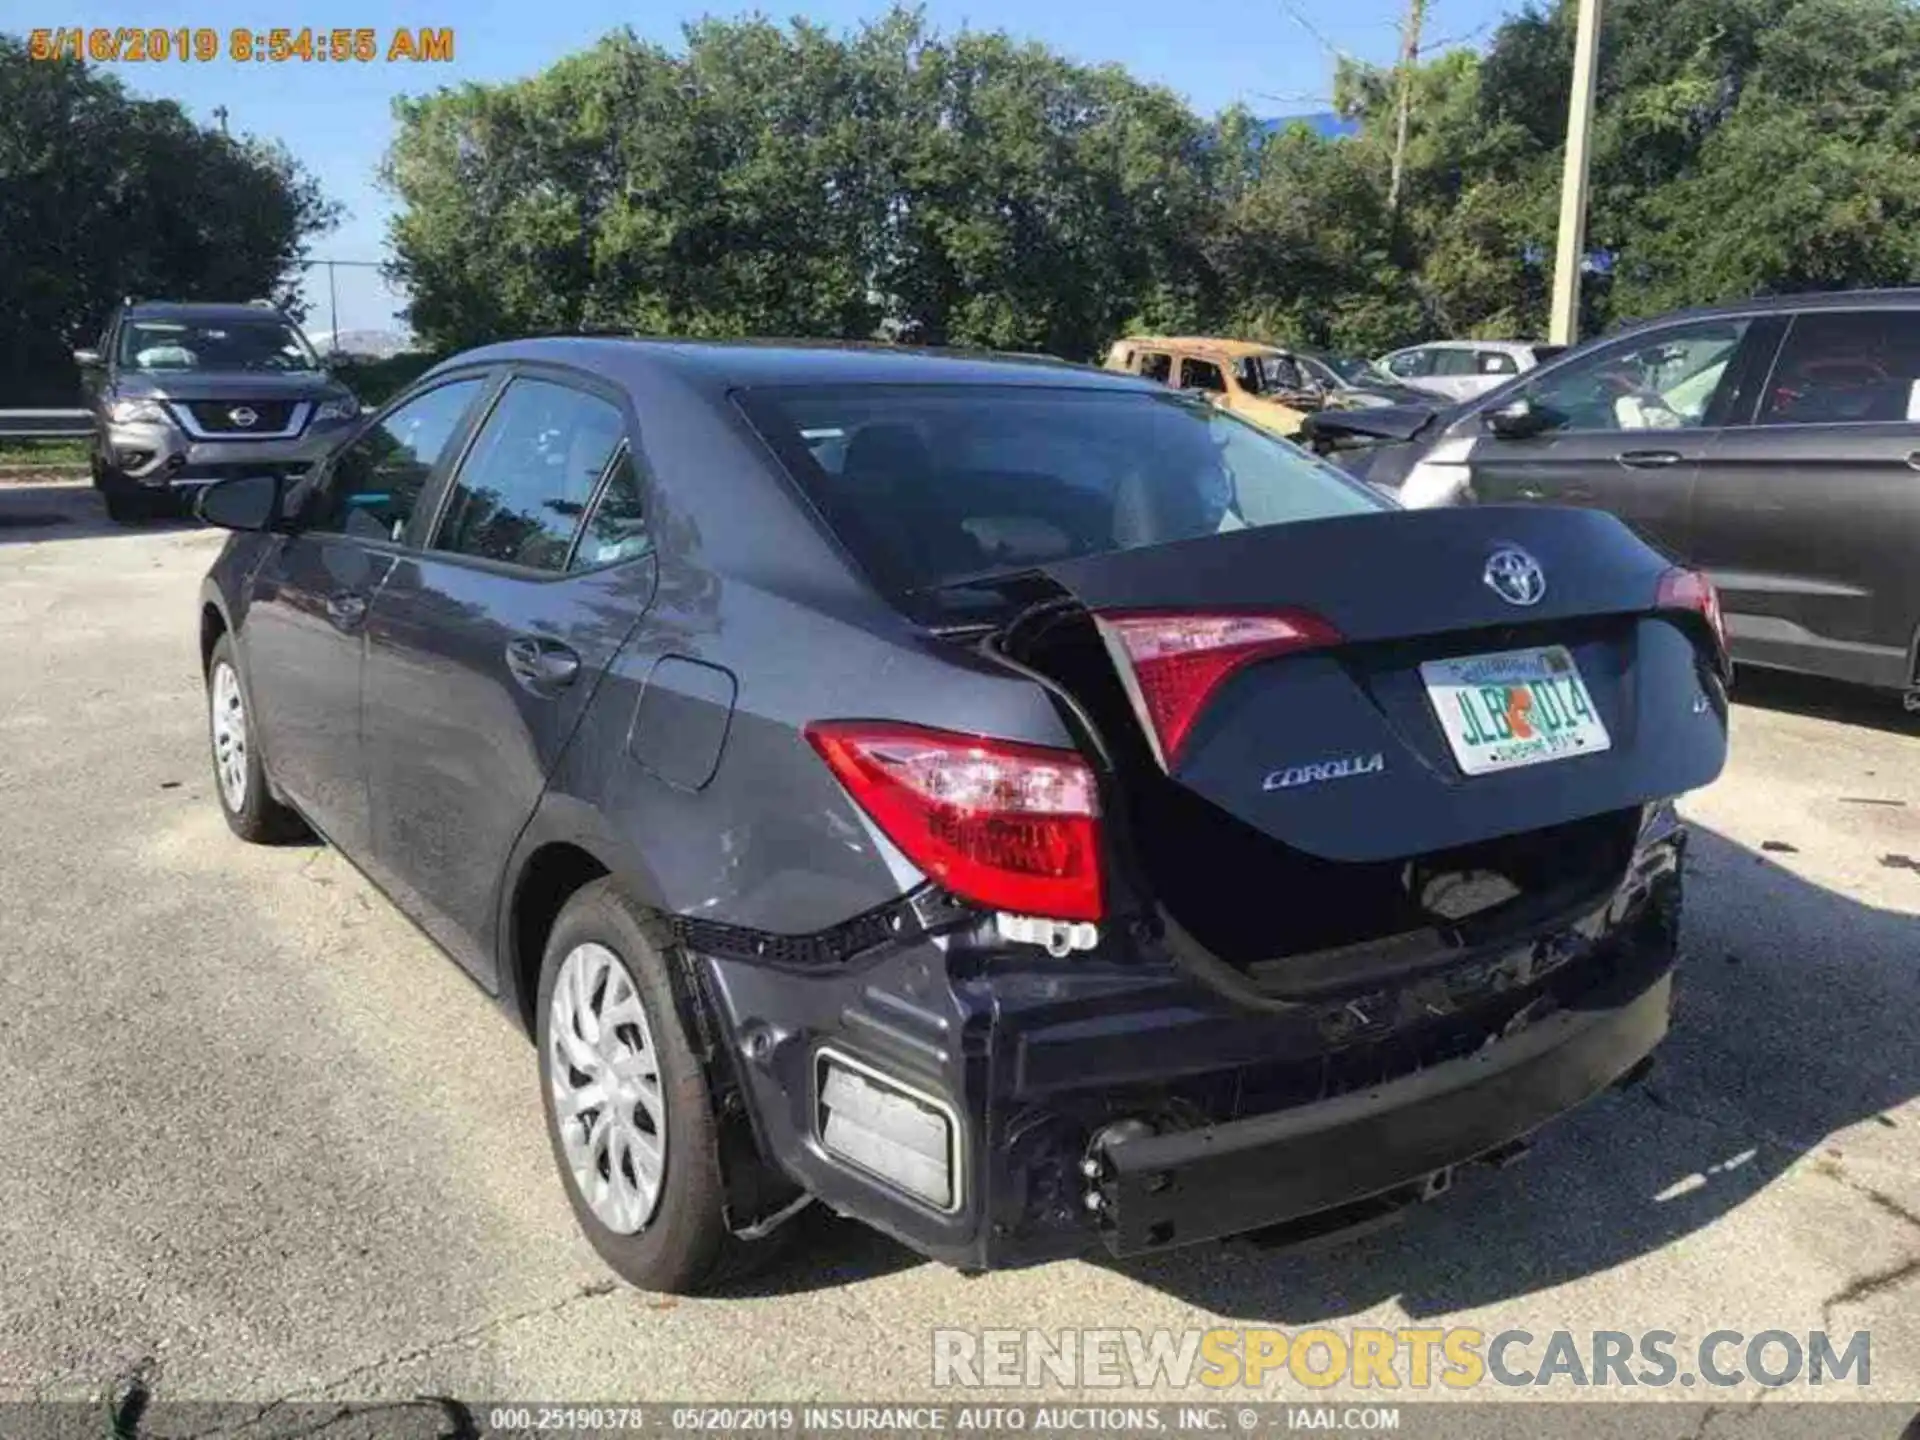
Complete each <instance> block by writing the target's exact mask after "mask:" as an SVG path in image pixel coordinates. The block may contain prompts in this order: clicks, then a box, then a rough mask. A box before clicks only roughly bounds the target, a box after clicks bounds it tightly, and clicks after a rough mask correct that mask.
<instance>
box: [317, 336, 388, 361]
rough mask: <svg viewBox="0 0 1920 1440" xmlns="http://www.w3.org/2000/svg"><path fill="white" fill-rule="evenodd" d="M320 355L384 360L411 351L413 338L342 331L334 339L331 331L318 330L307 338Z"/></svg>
mask: <svg viewBox="0 0 1920 1440" xmlns="http://www.w3.org/2000/svg"><path fill="white" fill-rule="evenodd" d="M307 338H308V339H309V340H311V341H312V342H313V348H314V349H316V350H318V351H319V352H320V353H321V354H322V355H324V354H326V353H327V352H328V351H330V350H338V351H340V352H341V353H342V354H346V355H362V356H365V357H367V358H368V359H371V360H384V359H386V358H387V357H388V356H390V355H401V354H404V353H405V352H407V351H409V350H411V349H413V337H412V336H410V335H402V334H399V333H398V332H396V331H393V330H342V331H341V332H340V334H339V336H338V338H337V339H336V338H335V336H334V333H333V332H332V331H331V330H319V331H316V332H314V333H313V334H311V335H309V336H308V337H307Z"/></svg>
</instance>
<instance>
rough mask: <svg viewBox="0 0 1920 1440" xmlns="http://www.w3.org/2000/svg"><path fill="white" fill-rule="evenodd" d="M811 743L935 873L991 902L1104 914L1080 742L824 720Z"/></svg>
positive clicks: (1095, 819)
mask: <svg viewBox="0 0 1920 1440" xmlns="http://www.w3.org/2000/svg"><path fill="white" fill-rule="evenodd" d="M806 736H807V740H808V741H809V743H811V744H812V746H813V748H814V749H815V750H818V751H819V752H820V756H821V758H822V759H823V760H825V761H826V762H827V764H828V765H829V766H831V767H832V769H833V773H834V774H835V775H837V776H838V777H839V779H840V783H841V784H842V785H844V786H846V788H847V793H848V794H849V795H851V796H852V797H853V798H854V800H855V802H856V803H858V805H859V806H860V808H861V809H862V810H864V811H866V812H867V814H868V815H870V816H871V817H872V818H873V821H874V823H875V824H876V825H878V826H879V827H880V828H881V829H882V830H883V831H885V832H886V836H887V838H888V839H889V840H891V841H893V843H894V844H895V845H897V846H899V847H900V850H901V852H902V853H903V854H904V855H905V856H906V857H907V858H908V859H909V860H911V861H912V862H913V863H914V864H915V865H917V866H919V867H920V869H921V870H923V871H925V872H926V874H927V875H928V876H930V877H931V878H932V879H934V880H936V881H938V882H939V883H940V884H941V885H944V886H945V887H946V888H947V889H948V890H951V891H952V892H953V893H954V894H955V895H958V896H960V897H962V898H963V899H966V900H971V901H973V902H974V903H975V904H978V905H982V906H985V907H986V908H988V909H991V910H1011V911H1014V912H1016V913H1018V914H1022V915H1039V916H1045V917H1047V918H1049V919H1056V920H1098V919H1100V918H1101V916H1102V904H1103V897H1102V889H1101V878H1100V820H1099V815H1100V807H1099V796H1098V793H1097V789H1096V786H1095V784H1094V779H1093V772H1092V771H1091V770H1090V769H1088V768H1087V763H1086V761H1084V760H1083V759H1081V758H1080V756H1079V755H1078V754H1076V753H1075V752H1074V751H1071V750H1056V749H1053V748H1051V747H1048V746H1044V745H1022V744H1019V743H1017V742H1014V741H1011V740H986V739H982V738H980V737H979V736H976V735H959V734H955V733H953V732H952V731H948V730H934V729H930V728H927V727H924V726H919V725H905V724H901V723H899V722H896V721H883V720H822V721H816V722H815V723H814V724H812V725H809V726H807V728H806Z"/></svg>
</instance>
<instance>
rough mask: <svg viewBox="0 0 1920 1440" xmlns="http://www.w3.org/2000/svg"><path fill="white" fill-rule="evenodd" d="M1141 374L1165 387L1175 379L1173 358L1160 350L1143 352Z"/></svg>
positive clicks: (1141, 354) (1140, 366) (1141, 355)
mask: <svg viewBox="0 0 1920 1440" xmlns="http://www.w3.org/2000/svg"><path fill="white" fill-rule="evenodd" d="M1139 359H1140V365H1139V371H1140V374H1142V375H1143V376H1145V377H1146V378H1147V379H1149V380H1158V381H1159V382H1160V383H1161V384H1162V385H1165V384H1166V383H1167V382H1168V381H1169V380H1171V379H1172V378H1173V357H1172V356H1171V355H1166V354H1162V353H1161V352H1160V351H1158V350H1143V351H1142V352H1141V353H1140V357H1139Z"/></svg>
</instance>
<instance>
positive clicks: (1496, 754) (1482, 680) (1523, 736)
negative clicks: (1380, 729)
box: [1420, 645, 1613, 775]
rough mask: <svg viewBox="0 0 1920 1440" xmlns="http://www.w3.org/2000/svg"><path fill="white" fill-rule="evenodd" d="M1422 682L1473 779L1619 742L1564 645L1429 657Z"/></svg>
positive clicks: (1589, 752) (1449, 741)
mask: <svg viewBox="0 0 1920 1440" xmlns="http://www.w3.org/2000/svg"><path fill="white" fill-rule="evenodd" d="M1420 678H1421V679H1422V680H1424V681H1425V682H1426V685H1427V698H1428V699H1429V700H1431V701H1432V702H1433V709H1434V713H1435V715H1437V716H1438V717H1439V720H1440V728H1441V729H1442V730H1443V731H1445V732H1446V736H1447V744H1448V745H1449V746H1451V747H1452V749H1453V758H1454V759H1455V760H1457V761H1459V762H1460V768H1461V769H1462V770H1464V771H1465V772H1466V773H1467V774H1469V775H1484V774H1486V773H1487V772H1488V771H1490V770H1512V769H1516V768H1518V767H1519V766H1522V765H1538V764H1539V763H1541V762H1542V761H1544V760H1566V759H1570V758H1571V757H1573V756H1575V755H1597V754H1599V753H1600V752H1601V751H1602V750H1605V749H1608V748H1609V747H1610V746H1611V745H1612V744H1613V740H1612V738H1611V737H1610V736H1609V735H1608V734H1607V727H1606V725H1605V724H1604V723H1603V722H1602V721H1601V719H1600V715H1599V712H1598V711H1597V710H1595V708H1594V704H1593V696H1592V695H1591V694H1590V693H1588V690H1587V687H1586V684H1585V683H1584V682H1583V681H1582V680H1581V679H1580V667H1579V666H1577V665H1575V664H1574V663H1573V656H1572V655H1570V654H1569V653H1568V652H1567V648H1566V647H1565V646H1564V645H1547V646H1543V647H1541V648H1539V649H1534V650H1504V651H1501V652H1500V653H1498V654H1494V655H1465V656H1462V657H1460V658H1459V659H1456V660H1429V661H1427V662H1426V663H1424V664H1423V665H1421V667H1420Z"/></svg>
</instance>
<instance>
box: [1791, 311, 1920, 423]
mask: <svg viewBox="0 0 1920 1440" xmlns="http://www.w3.org/2000/svg"><path fill="white" fill-rule="evenodd" d="M1916 322H1920V315H1916V314H1915V312H1913V311H1906V310H1878V311H1876V310H1866V311H1854V312H1852V313H1837V314H1805V315H1796V316H1794V318H1793V324H1792V326H1791V327H1790V328H1789V329H1788V331H1787V340H1786V344H1785V345H1784V346H1782V347H1781V350H1780V356H1779V359H1778V360H1777V361H1776V362H1775V363H1774V367H1773V377H1772V379H1771V380H1769V381H1768V383H1767V388H1766V392H1765V394H1764V395H1763V396H1762V398H1761V402H1760V414H1759V423H1760V424H1762V425H1829V424H1836V423H1847V422H1852V423H1856V424H1858V423H1871V422H1874V421H1883V422H1884V421H1903V420H1915V421H1920V323H1916Z"/></svg>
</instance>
